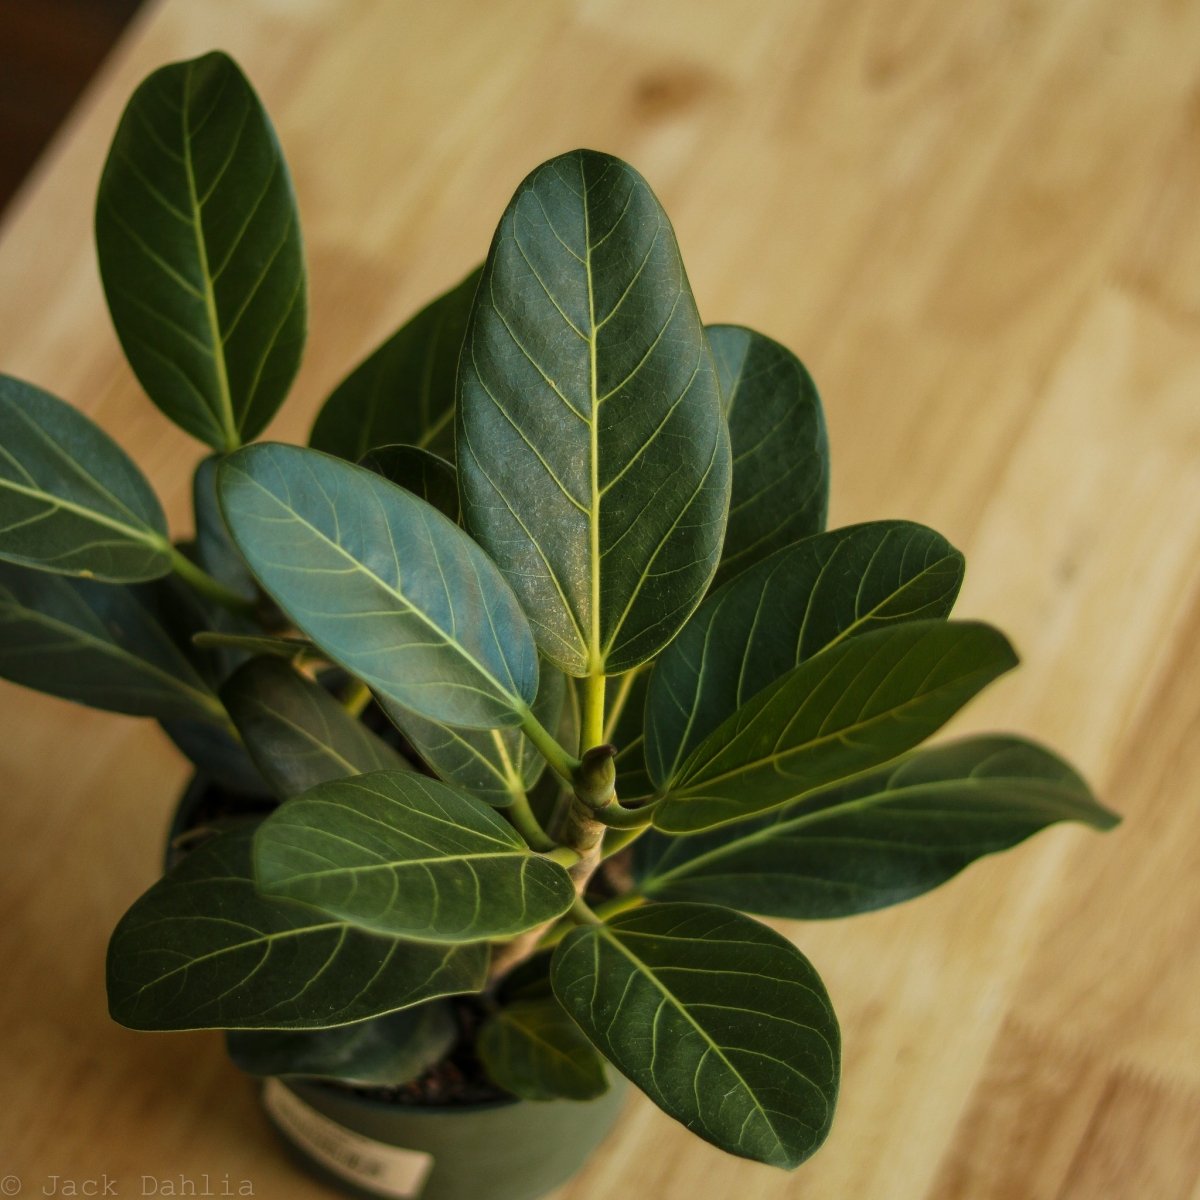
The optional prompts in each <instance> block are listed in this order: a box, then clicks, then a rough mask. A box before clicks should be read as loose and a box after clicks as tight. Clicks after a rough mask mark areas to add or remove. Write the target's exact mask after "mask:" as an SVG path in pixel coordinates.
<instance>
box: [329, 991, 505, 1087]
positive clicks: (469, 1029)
mask: <svg viewBox="0 0 1200 1200" xmlns="http://www.w3.org/2000/svg"><path fill="white" fill-rule="evenodd" d="M449 1004H450V1006H451V1008H452V1009H453V1010H454V1016H455V1019H456V1020H457V1021H458V1029H459V1034H458V1041H457V1042H455V1044H454V1047H453V1049H452V1050H451V1051H450V1053H449V1054H447V1055H446V1057H445V1058H443V1059H442V1060H441V1061H440V1062H438V1063H435V1064H434V1065H433V1066H432V1067H430V1068H429V1070H427V1071H426V1072H425V1074H424V1075H419V1076H418V1077H417V1078H416V1079H413V1080H410V1081H409V1082H408V1083H402V1084H398V1085H397V1086H395V1087H357V1086H354V1085H351V1084H343V1083H336V1082H334V1083H330V1084H328V1086H330V1087H332V1088H335V1089H336V1090H337V1091H342V1092H350V1093H352V1094H353V1095H355V1096H362V1097H363V1098H364V1099H367V1100H379V1101H382V1102H383V1103H385V1104H401V1105H404V1106H406V1107H415V1108H460V1107H462V1106H464V1105H478V1104H495V1103H497V1102H499V1101H502V1100H512V1099H514V1097H513V1096H512V1095H511V1094H510V1093H509V1092H506V1091H505V1090H504V1089H503V1088H500V1087H497V1086H496V1085H495V1084H494V1083H493V1082H492V1081H491V1080H490V1079H488V1077H487V1076H486V1075H485V1074H484V1070H483V1065H482V1064H481V1063H480V1061H479V1056H478V1055H477V1054H476V1053H475V1038H476V1035H477V1033H478V1031H479V1026H480V1025H482V1024H483V1021H484V1019H485V1017H486V1015H487V1013H486V1010H485V1009H484V1006H483V1005H482V1004H481V1003H480V1001H479V1000H478V999H476V997H474V996H453V997H451V999H450V1000H449Z"/></svg>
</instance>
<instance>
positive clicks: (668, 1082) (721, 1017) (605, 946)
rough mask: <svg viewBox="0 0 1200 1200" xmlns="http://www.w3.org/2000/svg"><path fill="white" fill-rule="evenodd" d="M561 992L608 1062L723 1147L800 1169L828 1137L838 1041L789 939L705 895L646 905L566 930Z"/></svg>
mask: <svg viewBox="0 0 1200 1200" xmlns="http://www.w3.org/2000/svg"><path fill="white" fill-rule="evenodd" d="M552 977H553V981H554V992H555V995H557V996H558V998H559V1000H560V1001H561V1002H562V1005H563V1007H564V1008H565V1009H566V1010H567V1012H569V1013H570V1014H571V1016H572V1017H574V1018H575V1020H576V1021H577V1022H578V1023H579V1025H580V1027H581V1028H582V1029H583V1031H584V1032H585V1033H586V1034H587V1035H588V1037H589V1038H591V1040H592V1041H593V1042H594V1043H595V1045H596V1046H597V1048H598V1049H599V1050H600V1051H601V1052H602V1053H603V1054H604V1056H605V1057H606V1058H608V1059H609V1060H611V1061H612V1062H613V1063H614V1064H615V1065H616V1066H617V1067H618V1068H619V1069H620V1070H621V1071H622V1072H623V1073H624V1074H625V1075H627V1076H628V1077H629V1078H630V1079H632V1080H633V1082H634V1083H636V1084H637V1085H638V1087H640V1088H641V1089H642V1090H643V1091H644V1092H645V1093H646V1094H647V1095H648V1096H649V1097H650V1099H651V1100H653V1101H654V1103H655V1104H657V1105H658V1106H659V1107H660V1108H661V1109H662V1110H663V1111H664V1112H666V1113H669V1114H670V1115H671V1116H672V1117H674V1118H675V1119H676V1120H678V1121H681V1122H683V1124H684V1125H686V1126H687V1128H688V1129H690V1130H691V1131H692V1132H693V1133H695V1134H698V1135H699V1136H700V1137H702V1138H704V1139H705V1140H706V1141H709V1142H712V1143H713V1144H714V1145H716V1146H719V1147H720V1148H721V1149H722V1150H727V1151H729V1153H731V1154H738V1155H741V1156H742V1157H743V1158H753V1159H757V1160H758V1161H759V1162H765V1163H770V1164H771V1165H772V1166H776V1167H795V1166H798V1165H799V1164H800V1163H802V1162H803V1161H804V1160H805V1159H806V1158H808V1156H809V1155H810V1154H812V1153H813V1151H814V1150H816V1149H817V1147H818V1146H820V1144H821V1143H822V1142H823V1141H824V1140H825V1135H826V1134H827V1133H828V1132H829V1125H830V1122H831V1121H832V1119H833V1107H834V1104H835V1102H836V1100H837V1090H838V1075H839V1070H840V1058H841V1039H840V1036H839V1033H838V1026H837V1020H836V1018H835V1017H834V1014H833V1009H832V1007H831V1006H830V1003H829V997H828V996H827V995H826V993H825V988H824V986H823V985H822V983H821V980H820V978H819V977H818V975H817V973H816V971H815V970H813V968H812V965H811V964H810V963H809V961H808V960H807V959H806V958H805V957H804V955H802V954H801V953H800V951H799V950H797V949H796V948H795V947H794V946H793V945H792V944H791V943H790V942H789V941H787V940H786V939H785V938H783V937H781V936H780V935H779V934H777V933H775V932H774V931H772V930H770V929H767V928H765V927H764V926H762V925H760V924H759V923H758V922H757V921H752V920H751V919H750V918H749V917H743V916H741V915H740V914H738V913H734V912H730V911H729V910H728V909H724V908H717V907H715V906H713V905H708V904H648V905H646V906H645V907H644V908H640V909H636V910H635V911H633V912H630V913H626V914H624V915H623V916H619V917H616V918H614V919H613V920H612V921H610V922H609V923H608V924H607V925H588V926H582V927H579V928H576V929H573V930H571V932H570V933H568V934H567V936H566V937H565V938H564V939H563V941H562V944H561V945H560V946H559V948H558V950H557V952H556V953H555V956H554V965H553V969H552Z"/></svg>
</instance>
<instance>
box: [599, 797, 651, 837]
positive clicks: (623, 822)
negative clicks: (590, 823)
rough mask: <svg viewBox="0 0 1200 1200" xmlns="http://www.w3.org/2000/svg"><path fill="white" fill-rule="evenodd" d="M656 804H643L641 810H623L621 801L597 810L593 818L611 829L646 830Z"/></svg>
mask: <svg viewBox="0 0 1200 1200" xmlns="http://www.w3.org/2000/svg"><path fill="white" fill-rule="evenodd" d="M654 804H655V802H654V801H653V800H652V801H651V802H650V803H649V804H643V805H642V806H641V807H640V808H623V807H622V806H621V804H620V802H619V801H614V802H613V803H612V804H606V805H605V806H604V807H603V808H597V809H595V810H594V812H593V814H592V815H593V816H594V817H595V818H596V820H597V821H599V822H600V823H601V824H603V825H607V826H609V828H611V829H639V830H640V829H645V828H646V827H647V826H648V825H649V824H650V815H651V812H652V811H653V809H654Z"/></svg>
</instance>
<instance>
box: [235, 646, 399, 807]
mask: <svg viewBox="0 0 1200 1200" xmlns="http://www.w3.org/2000/svg"><path fill="white" fill-rule="evenodd" d="M221 699H222V700H223V701H224V702H225V707H226V708H227V709H228V711H229V715H230V717H232V718H233V723H234V724H235V725H236V726H237V728H238V732H239V733H240V734H241V735H242V741H243V742H244V743H245V744H246V749H247V750H248V751H249V752H250V757H251V758H252V759H253V760H254V762H255V764H256V765H257V766H258V769H259V771H261V772H262V775H263V778H264V779H266V781H267V782H268V783H269V784H270V786H271V790H272V791H273V792H274V793H275V795H277V796H278V797H279V798H280V799H281V800H287V799H290V798H291V797H292V796H298V795H299V794H300V793H301V792H306V791H308V789H309V788H311V787H314V786H315V785H316V784H318V783H324V782H325V781H326V780H328V779H342V778H344V777H345V776H347V775H361V774H363V773H364V772H366V771H382V770H393V771H403V770H406V769H408V764H407V763H406V762H405V761H404V759H403V758H401V757H400V755H399V754H398V753H397V752H396V751H395V750H393V749H392V748H391V746H389V745H388V744H387V743H386V742H385V741H383V739H382V738H379V737H376V736H375V734H373V733H372V732H371V731H370V730H369V729H368V728H367V727H366V726H365V725H364V724H363V723H362V722H361V721H359V720H357V719H356V718H354V717H352V716H351V715H350V714H349V713H348V712H347V711H346V710H345V708H343V707H342V705H341V704H340V703H339V702H338V701H337V700H336V699H335V698H334V697H333V696H331V695H330V694H329V692H328V691H326V689H325V688H323V687H321V685H320V684H318V683H314V682H313V681H312V680H311V679H307V678H305V677H304V676H303V675H300V674H299V673H298V672H296V671H294V670H293V669H292V668H291V667H290V666H288V665H287V663H285V662H283V661H282V660H281V659H278V658H252V659H251V660H250V661H249V662H248V663H246V664H245V665H244V666H242V667H239V668H238V670H237V671H236V672H234V674H233V676H232V677H231V678H230V679H229V681H228V683H226V684H225V686H224V687H223V688H222V689H221Z"/></svg>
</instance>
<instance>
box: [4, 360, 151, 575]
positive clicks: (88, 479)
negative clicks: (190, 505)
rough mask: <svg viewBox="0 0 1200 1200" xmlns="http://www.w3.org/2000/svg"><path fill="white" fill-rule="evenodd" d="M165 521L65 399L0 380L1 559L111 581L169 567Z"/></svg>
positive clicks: (117, 453) (119, 457)
mask: <svg viewBox="0 0 1200 1200" xmlns="http://www.w3.org/2000/svg"><path fill="white" fill-rule="evenodd" d="M170 553H171V546H170V542H169V541H168V539H167V522H166V518H165V517H164V516H163V511H162V508H161V507H160V505H159V503H158V499H157V497H156V496H155V495H154V493H153V491H151V490H150V485H149V484H148V483H147V482H146V479H145V477H144V476H143V475H142V473H141V472H140V471H139V470H138V469H137V467H136V466H134V464H133V463H132V462H131V461H130V459H129V456H128V455H127V454H126V453H125V451H124V450H122V449H121V447H120V446H118V445H117V444H116V442H114V441H113V440H112V439H111V438H110V437H109V436H108V434H106V433H105V432H104V431H103V430H102V429H101V428H100V427H99V426H98V425H95V424H93V423H92V422H91V421H90V420H88V418H87V417H85V416H84V415H83V413H81V412H79V411H78V410H76V409H74V408H72V407H71V405H69V404H66V403H65V402H63V401H62V400H59V399H57V398H56V397H54V396H51V395H50V394H49V393H48V392H43V391H42V390H41V389H40V388H35V387H33V386H32V384H28V383H22V382H21V381H20V380H19V379H13V378H11V377H10V376H8V375H0V559H6V560H7V561H9V562H14V563H19V564H20V565H21V566H26V567H37V568H38V569H39V570H42V571H53V572H56V573H58V574H61V575H80V576H85V577H88V578H93V579H103V580H107V581H109V582H112V583H122V582H124V583H135V582H138V581H140V580H144V579H156V578H158V577H159V576H160V575H165V574H167V572H168V571H170V569H171V559H170Z"/></svg>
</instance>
